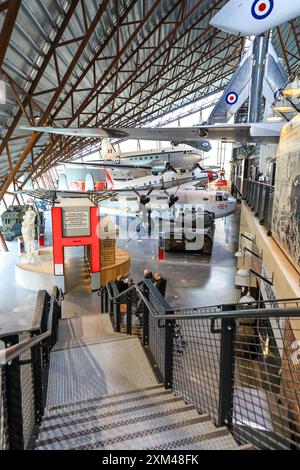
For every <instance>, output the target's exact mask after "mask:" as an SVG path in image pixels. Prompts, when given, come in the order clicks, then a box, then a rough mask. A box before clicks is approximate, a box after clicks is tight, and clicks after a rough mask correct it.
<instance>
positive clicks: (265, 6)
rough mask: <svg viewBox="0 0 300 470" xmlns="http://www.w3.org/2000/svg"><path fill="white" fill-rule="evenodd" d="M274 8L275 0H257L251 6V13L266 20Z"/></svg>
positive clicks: (258, 18) (256, 17) (259, 18)
mask: <svg viewBox="0 0 300 470" xmlns="http://www.w3.org/2000/svg"><path fill="white" fill-rule="evenodd" d="M273 8H274V0H255V1H254V2H253V5H252V8H251V13H252V16H254V18H255V19H256V20H264V19H265V18H267V16H269V15H270V13H271V12H272V10H273Z"/></svg>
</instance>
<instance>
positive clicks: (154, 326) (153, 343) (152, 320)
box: [148, 312, 166, 381]
mask: <svg viewBox="0 0 300 470" xmlns="http://www.w3.org/2000/svg"><path fill="white" fill-rule="evenodd" d="M158 317H159V315H155V314H154V313H153V312H149V317H148V318H149V350H150V351H151V354H152V357H153V359H154V361H155V363H156V366H157V367H158V369H159V372H160V374H161V376H162V378H163V380H164V381H165V349H166V346H165V344H166V330H165V328H160V327H159V324H158Z"/></svg>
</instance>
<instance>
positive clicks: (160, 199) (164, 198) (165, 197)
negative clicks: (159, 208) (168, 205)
mask: <svg viewBox="0 0 300 470" xmlns="http://www.w3.org/2000/svg"><path fill="white" fill-rule="evenodd" d="M156 199H157V200H158V201H166V200H167V199H168V197H167V196H157V198H156Z"/></svg>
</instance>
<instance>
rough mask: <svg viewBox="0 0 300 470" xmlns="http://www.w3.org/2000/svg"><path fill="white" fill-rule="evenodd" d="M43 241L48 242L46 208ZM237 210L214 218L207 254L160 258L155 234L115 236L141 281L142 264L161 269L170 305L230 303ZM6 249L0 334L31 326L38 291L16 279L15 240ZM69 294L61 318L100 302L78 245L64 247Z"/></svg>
mask: <svg viewBox="0 0 300 470" xmlns="http://www.w3.org/2000/svg"><path fill="white" fill-rule="evenodd" d="M47 219H48V220H47V230H46V244H51V230H50V223H49V213H48V217H47ZM238 230H239V213H238V212H237V213H235V214H233V215H231V216H229V217H227V218H224V219H218V220H217V221H216V230H215V237H214V246H213V252H212V255H211V256H203V255H200V254H196V253H192V252H188V253H180V252H177V253H166V257H165V259H164V260H163V261H158V259H157V251H158V241H157V240H147V239H146V240H142V241H138V240H131V241H126V240H119V241H118V245H119V246H120V247H124V248H126V249H127V250H129V252H130V254H131V260H132V263H131V272H130V277H133V278H134V280H135V281H139V280H141V279H142V277H143V270H144V268H148V269H149V270H151V271H152V272H153V273H154V272H156V271H160V272H161V273H162V275H163V276H164V277H165V278H166V279H167V291H166V299H167V301H168V302H169V303H170V304H171V305H172V306H174V307H177V308H182V307H200V306H207V305H215V304H218V303H227V302H228V303H229V302H233V301H234V300H235V287H234V277H235V266H236V260H235V258H234V253H235V251H236V250H237V245H238ZM8 246H9V250H10V251H9V253H3V252H0V334H3V333H5V332H7V331H14V330H16V329H25V328H29V327H30V326H31V319H32V313H33V310H34V305H35V300H36V293H35V292H32V291H31V290H30V288H29V289H28V290H27V289H23V288H21V287H20V286H18V285H16V283H15V274H14V266H15V263H16V262H17V261H18V245H17V241H16V240H14V241H13V242H8ZM66 255H67V262H66V265H67V271H68V274H69V276H68V280H67V295H66V297H65V301H64V303H63V316H64V318H70V317H79V316H82V315H90V314H97V313H99V312H100V302H99V297H98V296H97V293H92V294H91V293H90V289H89V279H88V277H87V273H86V270H85V266H84V264H83V260H82V253H81V252H80V250H79V251H76V249H75V250H74V249H71V250H69V251H68V250H67V252H66Z"/></svg>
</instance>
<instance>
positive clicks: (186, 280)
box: [118, 212, 239, 308]
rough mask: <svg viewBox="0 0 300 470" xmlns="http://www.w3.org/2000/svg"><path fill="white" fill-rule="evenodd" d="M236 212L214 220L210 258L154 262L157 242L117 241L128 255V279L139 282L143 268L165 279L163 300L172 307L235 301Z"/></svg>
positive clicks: (170, 257)
mask: <svg viewBox="0 0 300 470" xmlns="http://www.w3.org/2000/svg"><path fill="white" fill-rule="evenodd" d="M238 233H239V212H236V213H235V214H232V215H231V216H229V217H226V218H224V219H217V220H216V230H215V236H214V245H213V251H212V254H211V256H203V255H201V254H199V253H193V252H172V253H166V256H165V259H164V260H163V261H158V259H157V251H158V242H157V240H141V241H138V240H131V241H124V240H120V241H119V242H118V245H119V246H121V247H124V248H126V249H127V250H129V251H130V254H131V272H130V277H133V279H134V280H135V281H139V280H140V279H142V277H143V271H144V269H145V268H147V269H149V270H150V271H152V273H154V272H156V271H159V272H161V274H162V276H163V277H164V278H166V279H167V290H166V299H167V301H168V302H169V303H170V304H171V305H172V306H174V307H177V308H183V307H200V306H201V307H203V306H207V305H216V304H218V303H230V302H234V301H235V295H236V291H235V285H234V280H235V273H236V258H235V257H234V253H235V252H236V251H237V248H238Z"/></svg>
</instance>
